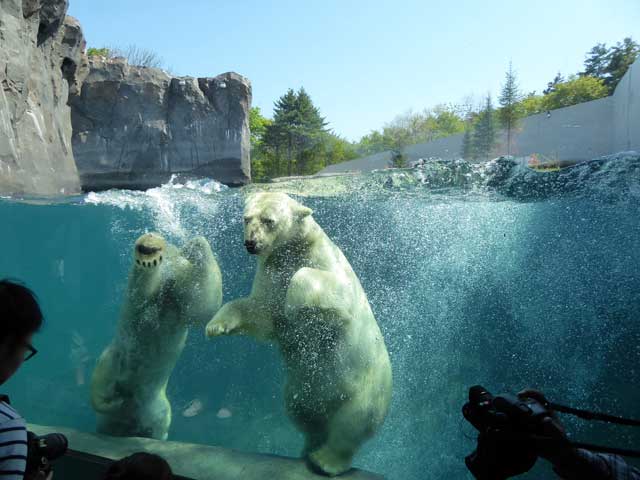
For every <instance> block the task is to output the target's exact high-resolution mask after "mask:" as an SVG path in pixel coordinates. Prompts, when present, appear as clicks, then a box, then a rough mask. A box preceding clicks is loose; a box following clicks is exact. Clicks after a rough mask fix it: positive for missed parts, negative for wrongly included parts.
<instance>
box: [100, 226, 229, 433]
mask: <svg viewBox="0 0 640 480" xmlns="http://www.w3.org/2000/svg"><path fill="white" fill-rule="evenodd" d="M133 256H134V260H135V261H134V262H133V266H132V268H131V272H130V274H129V284H128V288H127V292H126V298H125V301H124V305H123V308H122V312H121V316H120V321H119V323H118V327H117V332H116V335H115V338H114V339H113V341H112V342H111V344H110V345H109V346H108V347H107V348H106V349H105V351H104V352H103V353H102V355H101V356H100V358H99V360H98V363H97V366H96V368H95V370H94V372H93V377H92V382H91V403H92V405H93V408H94V410H95V411H96V412H97V414H98V432H99V433H105V434H108V435H114V436H135V437H150V438H156V439H162V440H165V439H166V438H167V434H168V431H169V425H170V424H171V405H170V403H169V400H168V399H167V394H166V388H167V383H168V381H169V377H170V376H171V372H172V371H173V368H174V366H175V364H176V362H177V361H178V358H179V356H180V353H181V352H182V350H183V348H184V345H185V341H186V339H187V333H188V329H189V326H191V325H201V326H204V325H205V324H206V322H207V321H208V320H209V319H210V318H211V316H212V315H214V314H215V313H216V312H217V311H218V309H219V308H220V305H221V304H222V276H221V274H220V268H219V267H218V263H217V262H216V259H215V257H214V256H213V253H212V252H211V247H210V246H209V244H208V243H207V241H206V240H205V239H204V238H203V237H196V238H194V239H193V240H191V241H190V242H188V243H187V244H186V245H185V246H184V247H183V248H182V250H178V249H177V248H176V247H174V246H173V245H170V244H168V243H166V242H165V240H164V239H163V238H162V237H161V236H160V235H158V234H156V233H147V234H144V235H142V236H141V237H140V238H138V240H137V241H136V243H135V248H134V252H133Z"/></svg>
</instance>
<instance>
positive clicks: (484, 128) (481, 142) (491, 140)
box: [473, 94, 496, 160]
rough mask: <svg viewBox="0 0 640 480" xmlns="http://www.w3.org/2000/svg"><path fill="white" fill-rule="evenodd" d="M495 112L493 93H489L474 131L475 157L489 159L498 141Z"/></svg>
mask: <svg viewBox="0 0 640 480" xmlns="http://www.w3.org/2000/svg"><path fill="white" fill-rule="evenodd" d="M494 117H495V114H494V110H493V103H492V102H491V94H488V95H487V99H486V102H485V106H484V108H483V109H482V110H481V111H480V113H479V114H478V118H477V120H476V124H475V128H474V132H473V151H474V152H475V158H483V159H486V160H489V156H490V155H491V151H492V150H493V147H494V145H495V143H496V128H495V118H494Z"/></svg>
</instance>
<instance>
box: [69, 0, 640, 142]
mask: <svg viewBox="0 0 640 480" xmlns="http://www.w3.org/2000/svg"><path fill="white" fill-rule="evenodd" d="M69 14H70V15H73V16H75V17H76V18H78V19H79V20H80V22H81V23H82V26H83V29H84V33H85V37H86V38H87V43H88V45H89V46H96V47H100V46H104V45H116V46H127V45H130V44H135V45H138V46H140V47H144V48H149V49H152V50H154V51H156V52H158V53H159V54H160V55H161V56H162V57H163V59H164V61H165V63H166V65H167V66H168V67H170V68H171V70H172V71H173V72H175V73H176V74H178V75H192V76H215V75H217V74H219V73H223V72H227V71H236V72H238V73H240V74H242V75H244V76H246V77H248V78H249V79H251V82H252V85H253V104H254V105H257V106H259V107H260V108H261V109H262V111H263V113H264V114H266V115H267V116H270V115H271V112H272V109H273V102H274V100H276V99H277V98H278V97H279V96H280V95H282V94H283V93H284V92H285V91H286V90H287V88H289V87H292V88H296V89H297V88H299V87H300V86H304V88H305V89H306V90H307V91H308V92H309V93H310V95H311V97H312V99H313V100H314V102H315V103H316V105H317V106H318V107H319V108H320V110H321V112H322V114H323V115H325V116H326V118H327V120H328V121H329V122H330V127H331V128H333V129H334V131H335V132H336V133H339V134H341V135H343V136H345V137H347V138H349V139H350V140H357V139H358V138H359V137H360V136H362V135H364V134H366V133H368V132H369V131H370V130H372V129H377V128H380V127H381V126H382V125H383V124H384V123H385V122H387V121H389V120H391V119H393V117H394V116H396V115H398V114H400V113H403V112H406V111H407V110H409V109H413V110H421V109H423V108H425V107H431V106H434V105H436V104H438V103H447V102H453V103H461V102H462V101H463V100H464V99H465V98H466V97H469V96H475V98H476V99H477V100H479V99H480V97H481V96H483V95H485V94H486V93H487V92H492V93H493V94H497V93H498V91H499V88H500V83H501V82H502V80H503V77H504V71H505V70H506V68H507V66H508V63H509V61H510V60H511V61H513V65H514V68H515V70H516V72H517V74H518V78H519V81H520V84H521V87H522V89H523V90H525V91H531V90H537V91H538V92H539V91H540V90H542V89H543V88H544V86H545V85H546V83H547V82H548V81H550V80H551V79H552V78H553V77H554V75H555V73H556V72H557V71H558V70H560V71H561V72H562V73H564V74H568V73H575V72H577V71H579V70H580V69H581V66H582V62H583V60H584V55H585V53H586V52H587V51H588V50H589V49H590V48H591V47H592V46H593V45H594V44H596V43H597V42H605V43H607V44H608V45H609V44H612V43H615V42H616V41H619V40H621V39H622V38H623V37H625V36H633V37H634V39H635V40H637V41H640V0H552V1H551V0H536V1H534V0H528V1H523V0H510V1H507V0H481V1H479V0H457V1H443V0H438V1H432V0H395V1H390V0H389V1H382V0H366V1H364V0H363V1H360V0H358V1H355V0H299V1H285V0H274V1H270V0H261V1H259V0H235V1H218V0H209V1H205V0H181V1H176V0H171V1H169V0H155V1H153V2H149V1H141V0H111V1H108V2H107V1H100V0H70V8H69Z"/></svg>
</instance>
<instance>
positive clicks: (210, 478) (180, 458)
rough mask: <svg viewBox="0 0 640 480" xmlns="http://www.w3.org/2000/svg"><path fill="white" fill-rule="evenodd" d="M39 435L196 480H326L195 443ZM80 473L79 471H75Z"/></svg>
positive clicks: (349, 475) (296, 466) (269, 459)
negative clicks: (136, 457) (142, 455)
mask: <svg viewBox="0 0 640 480" xmlns="http://www.w3.org/2000/svg"><path fill="white" fill-rule="evenodd" d="M29 430H31V431H33V432H35V433H36V434H37V435H44V434H46V433H51V432H60V433H62V434H63V435H65V436H66V437H67V439H68V440H69V448H71V449H73V450H76V451H80V452H83V453H89V454H92V455H99V456H101V457H106V458H110V459H113V460H119V459H121V458H123V457H126V456H127V455H131V454H132V453H135V452H141V451H142V452H150V453H155V454H158V455H160V456H162V457H163V458H165V459H166V460H167V461H168V462H169V464H171V468H172V470H173V471H174V472H175V473H176V474H178V475H184V476H185V477H189V478H193V479H197V480H263V479H265V478H273V479H278V480H314V479H316V480H320V479H325V480H326V478H327V477H325V476H323V475H319V474H316V473H313V472H311V471H310V470H309V468H308V467H307V466H306V465H305V462H304V461H303V460H299V459H293V458H287V457H279V456H276V455H261V454H257V453H243V452H238V451H236V450H231V449H226V448H222V447H214V446H209V445H200V444H195V443H183V442H172V441H162V440H153V439H150V438H139V437H133V438H123V437H119V438H113V437H109V436H107V435H99V434H94V433H85V432H80V431H78V430H74V429H71V428H66V427H55V426H45V425H34V424H30V425H29ZM64 468H65V459H62V460H60V461H58V463H57V464H56V466H55V471H56V476H58V474H59V476H58V478H66V477H65V470H64ZM76 471H77V470H76ZM340 478H341V479H345V480H382V476H380V475H376V474H373V473H370V472H365V471H363V470H358V469H356V468H354V469H351V470H350V471H348V472H346V473H345V474H343V475H342V476H341V477H340Z"/></svg>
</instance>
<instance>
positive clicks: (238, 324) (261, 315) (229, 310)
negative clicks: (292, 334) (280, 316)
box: [205, 297, 273, 340]
mask: <svg viewBox="0 0 640 480" xmlns="http://www.w3.org/2000/svg"><path fill="white" fill-rule="evenodd" d="M205 332H206V335H207V337H209V338H211V337H219V336H221V335H251V336H252V337H255V338H257V339H258V340H269V339H270V338H271V337H272V334H273V322H272V321H271V319H270V316H269V315H268V314H267V313H266V312H265V310H264V308H261V307H259V306H258V305H257V304H256V302H255V301H254V300H253V299H251V298H250V297H247V298H240V299H238V300H233V301H231V302H229V303H226V304H224V305H223V306H222V308H221V309H220V310H219V311H218V313H216V315H215V316H214V317H213V318H212V319H211V321H210V322H209V323H208V324H207V327H206V330H205Z"/></svg>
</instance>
